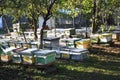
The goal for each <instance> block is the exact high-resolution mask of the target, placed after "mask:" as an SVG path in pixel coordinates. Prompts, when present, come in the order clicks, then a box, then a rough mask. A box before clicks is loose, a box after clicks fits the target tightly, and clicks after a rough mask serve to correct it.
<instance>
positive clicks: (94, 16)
mask: <svg viewBox="0 0 120 80" xmlns="http://www.w3.org/2000/svg"><path fill="white" fill-rule="evenodd" d="M97 30H98V26H97V4H96V0H94V6H93V18H92V33H96V32H97Z"/></svg>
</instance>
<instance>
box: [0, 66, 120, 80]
mask: <svg viewBox="0 0 120 80" xmlns="http://www.w3.org/2000/svg"><path fill="white" fill-rule="evenodd" d="M37 71H39V70H37ZM26 76H30V77H31V78H29V79H28V78H26ZM36 76H37V78H35V77H36ZM0 79H1V80H120V76H113V75H106V74H101V73H97V72H84V71H77V70H68V69H67V68H65V67H58V68H57V70H56V71H55V72H53V73H51V74H46V75H41V74H39V73H38V72H35V71H34V70H29V69H28V70H26V71H24V70H23V69H21V70H20V69H18V68H15V69H14V68H8V67H7V68H6V67H0Z"/></svg>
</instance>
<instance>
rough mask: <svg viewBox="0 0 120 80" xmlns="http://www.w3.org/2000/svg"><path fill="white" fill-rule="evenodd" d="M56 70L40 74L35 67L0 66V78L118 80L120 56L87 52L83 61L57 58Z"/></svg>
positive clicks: (14, 79) (8, 79)
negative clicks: (87, 56)
mask: <svg viewBox="0 0 120 80" xmlns="http://www.w3.org/2000/svg"><path fill="white" fill-rule="evenodd" d="M55 65H56V67H57V69H56V71H54V72H52V73H48V74H44V75H43V74H41V70H39V69H37V68H36V67H34V68H33V67H29V68H24V67H23V66H20V65H11V64H3V65H1V66H0V80H23V79H25V78H26V77H30V78H31V79H28V80H120V57H119V56H112V57H111V55H107V57H106V55H104V54H94V53H93V54H89V58H88V59H87V60H84V61H80V62H75V61H70V60H57V61H56V62H55Z"/></svg>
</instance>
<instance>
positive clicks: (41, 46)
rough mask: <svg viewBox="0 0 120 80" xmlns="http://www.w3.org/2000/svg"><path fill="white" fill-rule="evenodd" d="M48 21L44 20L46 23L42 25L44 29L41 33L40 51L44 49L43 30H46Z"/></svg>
mask: <svg viewBox="0 0 120 80" xmlns="http://www.w3.org/2000/svg"><path fill="white" fill-rule="evenodd" d="M46 21H47V20H44V22H43V25H42V29H41V31H40V32H41V33H40V46H39V48H40V49H43V47H44V46H43V30H44V27H45V26H46Z"/></svg>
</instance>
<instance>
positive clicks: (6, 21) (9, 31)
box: [2, 16, 10, 34]
mask: <svg viewBox="0 0 120 80" xmlns="http://www.w3.org/2000/svg"><path fill="white" fill-rule="evenodd" d="M2 18H3V20H4V22H5V26H6V29H7V32H8V34H9V33H10V30H9V28H8V24H7V21H6V18H5V17H4V16H2Z"/></svg>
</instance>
